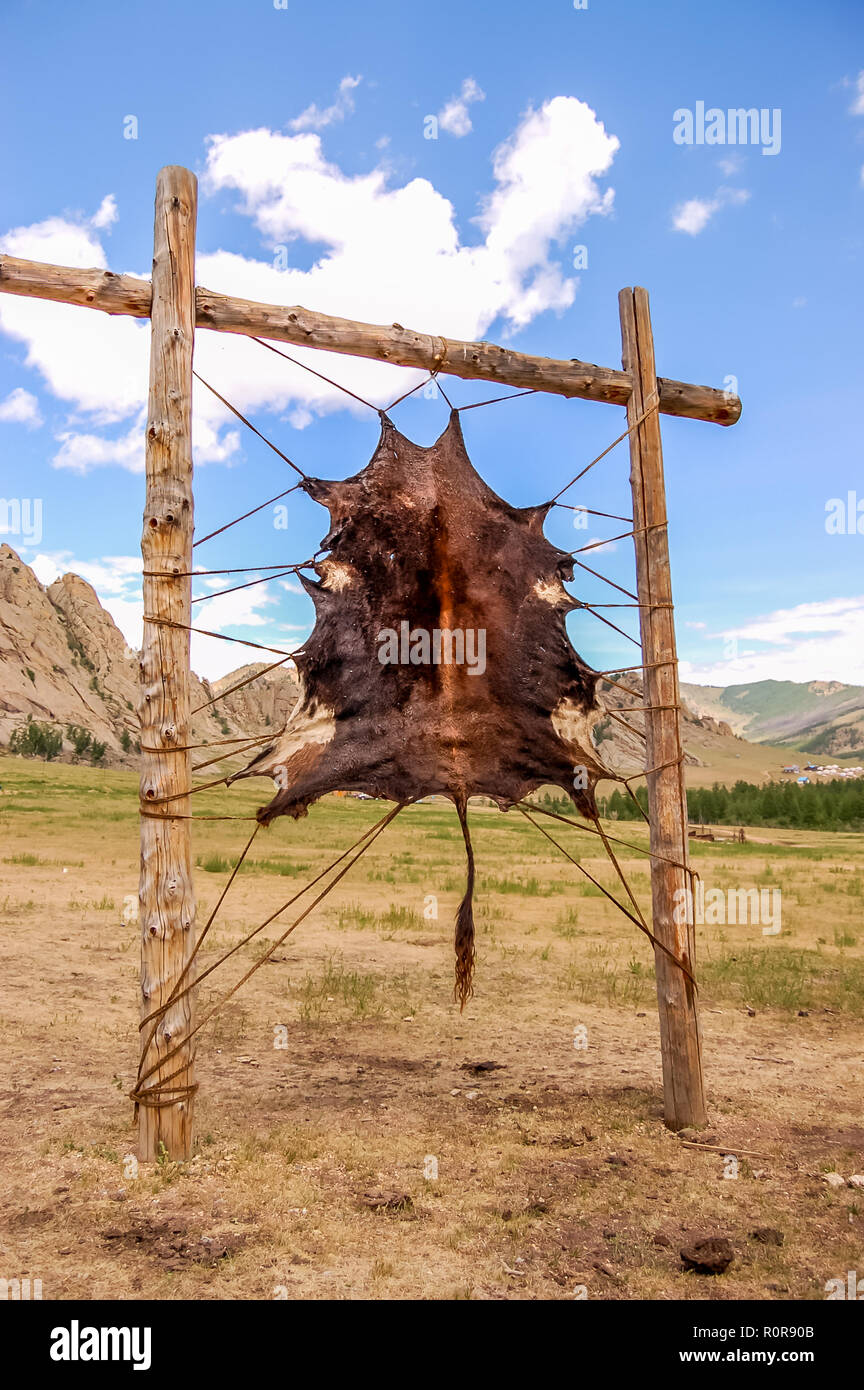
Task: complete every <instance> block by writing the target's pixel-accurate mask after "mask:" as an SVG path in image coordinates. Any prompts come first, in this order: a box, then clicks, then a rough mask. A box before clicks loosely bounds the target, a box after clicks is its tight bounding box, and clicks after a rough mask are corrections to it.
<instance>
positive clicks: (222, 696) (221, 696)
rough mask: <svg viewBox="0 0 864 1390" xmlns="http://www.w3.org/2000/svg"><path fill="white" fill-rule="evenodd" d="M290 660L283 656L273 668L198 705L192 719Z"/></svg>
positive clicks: (191, 712)
mask: <svg viewBox="0 0 864 1390" xmlns="http://www.w3.org/2000/svg"><path fill="white" fill-rule="evenodd" d="M290 660H291V658H290V657H288V656H283V658H282V660H281V661H274V662H273V664H272V665H271V666H265V667H264V669H263V671H256V672H255V674H254V675H253V676H246V678H245V679H244V680H242V681H238V682H237V684H236V685H229V687H228V689H227V690H222V691H220V693H219V694H218V695H214V696H213V697H212V698H211V699H209V700H205V701H204V703H203V705H196V706H195V708H194V709H192V710H190V711H189V717H190V719H191V717H192V715H193V714H200V713H201V711H202V709H209V708H210V706H211V705H215V704H216V701H217V700H224V699H225V697H226V695H233V694H234V692H235V691H236V690H242V689H243V687H244V686H245V685H251V684H252V682H253V681H257V680H260V679H261V677H262V676H266V675H267V674H268V672H269V671H275V670H276V668H277V667H278V666H284V665H285V662H286V661H290Z"/></svg>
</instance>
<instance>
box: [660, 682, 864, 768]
mask: <svg viewBox="0 0 864 1390" xmlns="http://www.w3.org/2000/svg"><path fill="white" fill-rule="evenodd" d="M681 693H682V695H683V696H684V698H685V699H686V700H687V701H688V703H689V704H690V706H691V708H692V709H693V710H694V711H696V712H697V713H699V714H702V715H706V716H708V717H713V718H715V719H721V720H723V721H725V722H726V723H727V724H728V725H729V726H730V727H731V728H732V730H733V731H734V732H735V733H736V734H738V735H740V737H742V738H746V739H747V740H748V741H750V742H753V743H772V744H780V745H783V746H786V747H791V748H796V749H799V750H800V751H801V752H803V753H811V754H813V756H814V757H816V756H819V755H825V754H833V755H834V756H835V757H840V758H854V757H862V756H864V687H862V686H860V685H842V684H841V683H840V682H839V681H809V682H798V681H754V682H753V683H752V684H750V685H727V686H711V685H682V687H681Z"/></svg>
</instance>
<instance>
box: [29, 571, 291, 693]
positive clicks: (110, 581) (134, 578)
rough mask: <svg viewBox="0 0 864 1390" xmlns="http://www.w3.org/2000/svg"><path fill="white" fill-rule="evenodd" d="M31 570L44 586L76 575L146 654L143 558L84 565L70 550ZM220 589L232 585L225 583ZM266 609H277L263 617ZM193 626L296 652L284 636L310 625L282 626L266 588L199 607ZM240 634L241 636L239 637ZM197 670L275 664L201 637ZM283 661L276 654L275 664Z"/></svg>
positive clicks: (207, 673)
mask: <svg viewBox="0 0 864 1390" xmlns="http://www.w3.org/2000/svg"><path fill="white" fill-rule="evenodd" d="M31 568H32V569H33V572H34V573H35V575H36V578H37V579H38V580H39V582H40V584H44V585H46V586H47V585H49V584H53V582H54V580H55V579H58V578H59V577H60V576H61V575H63V574H68V573H70V572H71V573H73V574H78V575H80V576H81V578H82V579H86V580H87V582H88V584H92V585H93V588H94V589H95V590H96V593H97V595H98V597H99V602H100V603H101V604H102V607H103V608H105V609H106V611H107V612H108V613H110V614H111V617H112V618H113V619H114V622H115V623H116V624H117V626H118V627H119V629H120V631H121V632H122V634H123V636H124V638H125V639H126V642H127V643H128V645H129V647H130V648H132V649H134V650H136V651H137V650H138V649H140V646H141V642H142V633H143V626H144V625H143V619H142V614H143V608H142V603H141V558H140V556H137V555H106V556H104V557H103V558H102V559H100V560H79V559H77V558H76V557H75V556H74V555H73V553H72V551H70V550H58V551H51V552H46V553H42V554H39V555H37V556H36V557H35V559H34V560H33V562H32V565H31ZM206 582H208V578H205V577H202V579H200V580H196V581H194V584H193V592H194V593H195V594H198V593H200V592H201V590H202V588H203V586H204V584H205V583H206ZM216 582H218V583H222V584H224V583H226V582H227V583H230V579H229V580H227V581H226V580H225V579H223V578H220V579H219V580H218V581H216ZM262 609H267V610H269V609H273V611H272V613H271V612H262V611H261V610H262ZM192 626H193V627H200V628H204V629H206V630H208V631H210V632H217V633H218V632H226V631H227V632H228V633H229V635H231V636H234V637H239V636H241V635H243V636H245V635H246V632H245V629H248V628H256V629H259V631H257V632H256V633H255V635H254V638H253V639H252V640H254V641H256V642H261V643H262V644H263V645H265V646H273V647H278V648H279V649H280V650H283V651H291V650H293V648H294V647H295V646H296V645H297V644H296V642H295V641H294V640H293V639H286V637H285V636H284V635H283V633H286V632H289V631H296V632H304V633H305V632H308V630H309V625H308V624H307V625H305V626H302V627H301V626H298V627H297V628H296V629H292V628H291V627H290V625H286V624H284V623H282V622H281V621H280V612H279V601H278V599H277V598H276V597H275V596H274V595H273V594H272V593H268V592H266V589H265V586H263V585H259V586H258V587H257V588H255V589H246V590H239V591H236V592H234V593H232V594H221V595H219V597H215V598H212V599H208V600H207V601H206V602H205V603H196V604H194V605H193V608H192ZM238 629H239V631H238ZM191 641H192V669H193V671H196V672H197V673H198V675H199V676H204V677H206V678H207V679H208V680H217V679H218V678H219V677H220V676H224V675H227V674H228V672H230V671H235V670H236V669H237V667H238V666H245V665H246V664H248V662H250V661H258V660H261V661H267V660H270V658H269V656H268V654H267V653H266V652H259V653H256V651H255V649H254V648H253V647H243V646H241V645H239V644H238V643H235V642H225V641H223V640H222V639H221V638H219V637H205V636H203V635H202V634H201V633H197V632H193V634H192V639H191ZM272 659H273V660H274V661H275V660H276V659H277V658H276V656H275V654H274V656H273V658H272Z"/></svg>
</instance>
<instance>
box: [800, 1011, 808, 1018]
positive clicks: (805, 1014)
mask: <svg viewBox="0 0 864 1390" xmlns="http://www.w3.org/2000/svg"><path fill="white" fill-rule="evenodd" d="M798 1017H799V1018H809V1017H810V1010H809V1009H799V1010H798Z"/></svg>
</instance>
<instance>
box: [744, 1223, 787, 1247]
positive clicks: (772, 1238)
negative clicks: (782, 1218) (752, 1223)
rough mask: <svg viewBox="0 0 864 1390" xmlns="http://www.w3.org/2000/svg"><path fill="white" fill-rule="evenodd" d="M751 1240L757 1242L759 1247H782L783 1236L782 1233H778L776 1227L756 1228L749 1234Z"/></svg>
mask: <svg viewBox="0 0 864 1390" xmlns="http://www.w3.org/2000/svg"><path fill="white" fill-rule="evenodd" d="M750 1237H751V1239H752V1240H758V1242H759V1244H760V1245H782V1244H783V1241H784V1240H785V1236H784V1235H783V1232H782V1231H778V1230H777V1227H776V1226H757V1227H756V1230H755V1231H751V1232H750Z"/></svg>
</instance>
